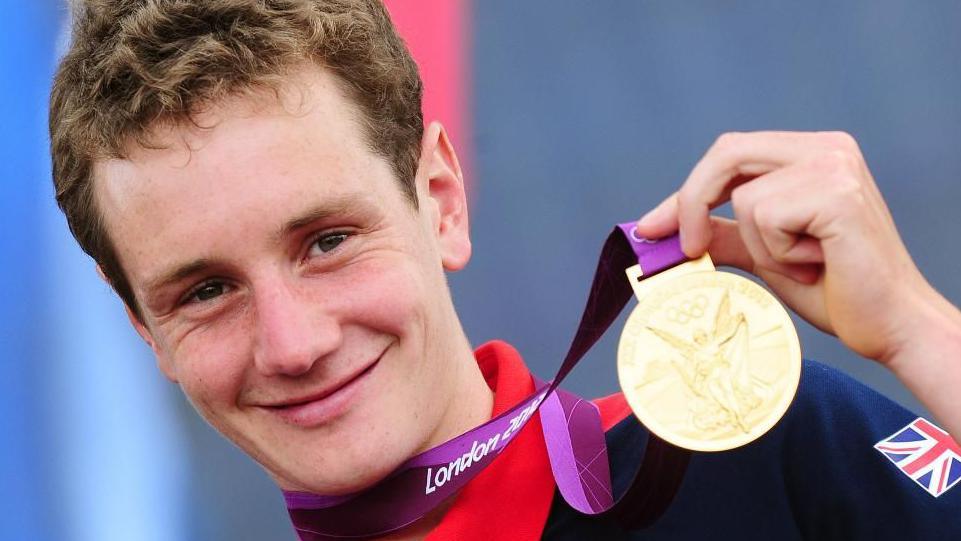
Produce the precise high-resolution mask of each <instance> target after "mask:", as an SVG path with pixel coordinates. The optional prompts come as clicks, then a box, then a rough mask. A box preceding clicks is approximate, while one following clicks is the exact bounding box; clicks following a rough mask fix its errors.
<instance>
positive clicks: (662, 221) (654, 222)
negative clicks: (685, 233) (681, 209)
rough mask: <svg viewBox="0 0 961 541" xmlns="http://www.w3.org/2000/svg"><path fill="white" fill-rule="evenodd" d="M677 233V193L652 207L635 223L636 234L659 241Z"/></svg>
mask: <svg viewBox="0 0 961 541" xmlns="http://www.w3.org/2000/svg"><path fill="white" fill-rule="evenodd" d="M675 231H677V192H674V193H673V194H671V195H670V196H669V197H668V198H667V199H665V200H664V201H661V203H660V204H659V205H658V206H656V207H654V209H653V210H651V211H650V212H648V213H647V214H645V215H644V216H643V217H641V219H640V221H638V222H637V234H638V235H640V236H642V237H644V238H648V239H659V238H661V237H666V236H667V235H670V234H671V233H674V232H675Z"/></svg>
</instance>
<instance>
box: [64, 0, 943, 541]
mask: <svg viewBox="0 0 961 541" xmlns="http://www.w3.org/2000/svg"><path fill="white" fill-rule="evenodd" d="M420 97H421V84H420V79H419V76H418V74H417V71H416V66H415V65H414V63H413V62H412V60H411V59H410V56H409V54H408V53H407V51H406V49H405V48H404V46H403V44H402V42H401V41H400V40H399V39H398V38H397V36H396V34H395V33H394V30H393V28H392V26H391V24H390V20H389V18H388V17H387V14H386V12H385V11H384V9H383V7H382V6H381V5H380V4H379V3H378V2H376V1H375V0H336V1H306V0H304V1H293V0H288V1H276V2H274V1H259V2H254V1H250V0H218V1H216V2H206V1H204V2H201V1H196V2H185V1H176V2H175V1H172V0H171V1H166V0H163V1H146V0H145V1H142V2H138V1H134V2H130V1H126V2H120V1H106V0H100V1H89V2H84V3H81V4H80V5H79V7H78V12H77V15H76V22H75V30H74V38H73V44H72V46H71V49H70V51H69V52H68V54H67V55H66V57H65V58H64V60H63V63H62V64H61V66H60V70H59V72H58V74H57V78H56V81H55V84H54V90H53V95H52V99H51V101H52V105H51V118H50V126H51V140H52V154H53V164H54V167H53V171H54V181H55V184H56V193H57V199H58V202H59V204H60V206H61V208H62V209H63V210H64V212H65V214H66V216H67V219H68V222H69V224H70V227H71V230H72V231H73V233H74V235H75V236H76V237H77V240H78V242H79V243H80V245H81V246H82V247H83V249H84V250H85V251H86V252H87V253H88V254H90V255H91V257H93V258H94V259H95V260H96V262H97V264H98V268H99V269H100V272H101V274H102V276H103V277H104V279H105V280H107V281H108V282H109V283H110V284H111V286H112V287H113V288H114V289H115V290H116V291H117V293H118V295H120V297H121V298H122V299H123V301H124V303H125V305H126V307H127V311H128V314H129V316H130V321H131V323H132V324H133V326H134V327H135V328H136V330H137V332H138V333H139V334H140V335H141V336H142V337H143V339H144V340H145V341H146V342H147V343H148V344H149V345H150V346H151V348H152V349H153V350H154V352H155V354H156V356H157V360H158V364H159V366H160V369H161V370H162V371H163V373H164V374H165V375H166V376H167V377H168V378H170V379H171V380H172V381H175V382H177V383H178V384H179V385H180V386H181V388H182V389H183V391H184V393H185V394H186V396H187V397H188V398H189V399H190V401H191V402H192V403H193V405H194V406H195V408H196V409H197V410H198V412H200V414H201V415H202V416H203V417H204V418H205V419H206V420H207V421H208V422H209V423H210V424H211V425H213V426H214V427H215V428H216V429H217V430H219V431H220V432H221V433H222V434H224V435H225V436H226V437H228V438H229V439H230V440H231V441H233V442H234V443H236V444H237V445H238V446H239V447H240V448H242V449H243V450H244V451H245V452H247V453H248V454H249V455H250V456H251V457H252V458H254V459H255V460H256V461H257V462H258V463H260V464H261V465H262V466H263V467H264V468H265V469H266V470H267V472H268V473H269V474H270V475H271V476H272V477H273V478H274V479H275V481H276V482H277V484H278V485H279V486H280V487H281V488H283V489H285V490H291V491H302V492H311V493H316V494H324V495H341V494H348V493H353V492H357V491H360V490H364V489H366V488H368V487H370V486H372V485H374V484H375V483H377V482H378V481H379V480H381V479H384V478H385V477H386V476H387V475H388V474H390V473H391V472H392V471H394V470H395V469H396V468H397V467H398V466H399V465H401V464H402V463H403V462H404V461H405V460H407V459H408V458H410V457H412V456H414V455H416V454H418V453H420V452H422V451H425V450H427V449H430V448H432V447H435V446H437V445H439V444H441V443H443V442H444V441H447V440H448V439H450V438H452V437H454V436H456V435H458V434H460V433H462V432H464V431H466V430H469V429H471V428H473V427H475V426H477V425H479V424H481V423H483V422H485V421H486V420H488V419H489V418H490V417H491V416H492V413H493V414H495V415H496V414H499V413H501V412H503V411H505V410H506V409H508V408H509V407H510V406H513V405H514V404H515V403H516V402H518V401H519V400H520V399H522V398H523V397H525V396H527V394H529V393H530V392H531V391H532V390H533V383H532V382H531V380H530V376H529V374H528V373H527V371H526V368H524V366H523V362H522V361H521V360H520V357H519V355H518V354H517V353H516V352H515V351H513V350H512V349H510V348H509V346H506V345H504V344H492V345H487V346H482V347H481V348H480V349H479V350H477V351H476V352H474V351H472V348H471V346H470V344H469V343H468V340H467V338H466V337H465V335H464V332H463V330H462V329H461V326H460V323H459V321H458V318H457V314H456V311H455V309H454V307H453V303H452V301H451V298H450V294H449V292H448V289H447V285H446V282H445V277H444V272H445V271H456V270H458V269H460V268H462V267H464V265H466V264H467V262H468V260H469V258H470V254H471V245H470V239H469V234H468V217H467V204H466V201H465V193H464V187H463V181H462V176H461V171H460V168H459V165H458V162H457V157H456V154H455V152H454V149H453V148H452V147H451V145H450V142H449V141H448V139H447V137H446V135H445V133H444V129H443V128H442V127H441V125H440V124H437V123H434V124H431V125H429V126H427V127H426V128H424V127H423V120H422V115H421V110H420ZM728 199H732V200H733V202H734V207H735V214H736V216H737V218H738V221H737V222H736V223H735V222H728V221H723V220H717V219H713V218H710V217H709V215H708V213H709V210H710V208H712V207H713V206H715V205H717V204H720V203H722V202H724V201H726V200H728ZM678 228H680V232H681V235H682V242H683V247H684V250H685V252H686V254H687V255H688V256H691V257H694V256H697V255H700V254H701V253H703V252H704V251H705V250H709V251H710V252H711V254H712V256H713V257H714V259H715V260H716V261H717V262H718V263H721V264H729V265H734V266H738V267H740V268H744V269H748V270H752V271H754V272H755V274H757V275H758V276H760V277H761V278H762V279H764V280H765V281H766V282H767V283H768V284H769V285H770V286H771V287H772V288H773V289H774V290H775V292H777V294H778V295H779V296H780V297H781V298H782V299H783V300H784V301H785V302H786V303H787V304H789V305H790V306H791V307H792V308H794V309H795V310H796V311H797V312H798V313H800V314H801V315H802V316H804V317H805V318H806V319H808V320H809V321H811V322H812V323H814V324H815V325H818V326H819V327H820V328H822V329H824V330H825V331H827V332H832V333H834V334H837V335H838V336H839V338H840V339H841V340H842V341H844V343H846V344H847V345H848V346H849V347H851V348H852V349H854V350H855V351H857V352H858V353H860V354H862V355H864V356H866V357H869V358H873V359H876V360H878V361H879V362H882V363H884V364H885V365H886V366H888V367H890V368H891V369H892V370H893V371H894V372H895V373H896V374H897V375H898V376H899V377H900V378H901V379H902V380H903V381H904V382H905V383H906V384H907V385H908V386H909V387H910V388H911V389H912V390H914V392H915V393H916V394H917V395H918V396H919V397H920V398H921V399H922V400H923V401H924V402H925V404H926V405H927V406H928V407H930V408H931V409H932V411H934V412H935V414H936V415H938V416H939V418H940V419H941V420H942V422H944V423H945V424H946V425H947V428H948V429H949V430H953V431H955V432H961V409H959V408H957V407H955V406H953V405H952V404H951V403H950V396H951V390H952V389H954V388H957V386H958V384H959V383H961V367H959V365H958V359H959V358H961V315H959V314H958V312H957V310H956V309H955V308H954V307H952V306H951V305H950V304H949V303H948V302H947V301H945V300H944V299H943V298H942V297H941V296H940V295H938V294H937V293H936V292H935V291H934V290H932V289H931V288H930V286H928V285H927V283H926V282H925V281H924V279H923V277H922V276H921V275H920V273H919V272H918V271H917V269H916V268H915V266H914V265H913V263H912V262H911V260H910V258H909V257H908V255H907V252H906V250H905V249H904V247H903V245H902V244H901V242H900V240H899V239H898V236H897V232H896V230H895V228H894V225H893V222H892V220H891V218H890V216H889V214H888V213H887V210H886V208H885V205H884V202H883V200H882V199H881V196H880V194H879V193H878V192H877V190H876V188H875V186H874V183H873V180H872V179H871V177H870V173H869V172H868V169H867V167H866V166H865V164H864V162H863V160H862V158H861V156H860V153H859V151H858V149H857V146H856V144H855V143H854V142H853V141H852V140H851V139H850V137H848V136H846V135H843V134H796V133H754V134H732V135H726V136H723V137H721V138H720V139H719V140H718V143H717V144H716V145H715V146H714V147H712V149H711V150H710V151H708V153H707V154H706V156H705V157H704V159H702V161H701V162H700V163H699V164H698V166H697V167H696V168H695V170H694V171H693V172H692V174H691V176H690V178H689V179H688V180H687V182H686V183H685V184H684V187H683V188H682V189H681V191H680V192H679V193H678V195H676V196H674V197H671V198H670V199H668V200H667V201H666V202H665V203H664V204H663V205H661V206H659V207H658V208H657V209H655V210H654V211H653V212H652V213H651V214H650V215H648V216H647V217H645V218H644V219H643V220H642V221H641V222H640V224H639V226H638V231H639V233H640V234H642V235H644V236H648V237H652V238H653V237H659V236H662V235H665V234H668V233H670V232H672V231H673V230H676V229H678ZM601 407H602V417H603V420H604V423H605V426H606V428H609V429H610V430H609V431H608V433H607V439H608V444H609V448H610V449H611V462H612V469H613V472H614V477H615V486H616V488H619V489H621V490H623V489H624V488H625V487H624V486H623V485H624V484H625V480H626V478H627V476H629V475H630V473H631V472H632V471H633V468H634V466H635V465H636V464H637V463H638V461H639V460H641V457H640V456H638V452H640V451H642V450H643V445H639V443H638V442H642V441H644V439H645V438H646V437H647V435H646V432H645V430H644V428H643V427H642V426H640V425H639V424H638V423H637V422H636V421H635V420H634V419H633V418H632V417H629V416H628V412H627V409H626V407H625V406H624V402H623V399H622V398H620V397H613V398H611V399H609V400H606V401H604V402H603V403H602V404H601ZM912 419H913V416H910V415H909V414H908V413H907V412H904V411H903V410H901V409H900V408H898V407H897V406H895V405H893V404H891V403H890V402H888V401H886V400H884V399H882V398H880V397H878V396H877V395H874V394H873V393H871V392H870V391H868V390H866V389H864V388H863V387H860V386H858V385H857V384H855V383H853V382H851V381H850V380H848V379H846V378H844V377H842V376H840V375H838V374H836V373H834V372H831V371H829V370H827V369H825V368H823V367H818V366H815V365H808V366H807V368H806V370H805V375H804V378H803V380H802V383H801V388H800V391H799V394H798V398H797V400H796V403H795V405H794V406H793V407H792V409H791V410H790V411H789V413H788V416H787V417H786V418H785V419H784V421H782V422H781V423H780V424H779V425H778V426H777V427H776V428H775V429H774V430H773V431H772V432H771V433H770V434H768V435H767V436H765V437H764V438H762V439H761V440H760V441H758V442H757V443H756V444H752V445H749V446H746V447H744V448H741V449H738V450H736V451H731V452H729V453H722V454H717V455H701V456H696V457H695V458H694V459H692V461H691V465H690V466H689V468H688V470H687V473H686V474H685V477H684V480H683V483H682V485H681V487H680V489H679V491H678V493H677V495H676V497H675V498H674V502H673V503H672V504H671V506H670V507H669V508H668V510H667V511H666V512H665V514H664V516H663V517H662V518H661V519H660V520H659V521H657V522H656V523H655V524H654V525H653V526H652V527H651V528H649V529H646V530H639V531H636V532H628V531H622V530H621V529H620V528H619V527H618V526H617V525H615V524H613V523H610V522H607V521H604V520H598V519H592V518H589V517H585V516H581V515H578V514H577V513H575V512H574V511H573V510H572V509H571V508H570V507H568V506H567V505H566V504H565V503H564V501H563V500H562V499H560V498H559V497H558V496H556V495H555V494H554V482H553V478H552V477H551V470H550V467H549V465H548V463H547V458H546V452H545V450H544V442H543V437H542V436H541V433H540V423H539V421H538V420H537V418H536V417H535V418H534V420H532V422H531V423H530V424H531V425H533V426H529V427H527V428H526V429H525V430H524V431H523V432H522V433H520V434H519V435H518V436H517V437H516V438H515V440H514V441H513V442H512V443H511V445H510V447H508V449H507V451H505V452H504V454H503V456H501V457H499V458H498V459H497V460H496V461H495V462H494V464H493V465H492V466H491V467H490V468H488V469H487V470H486V471H485V472H484V473H483V474H481V475H480V476H479V477H477V478H476V479H474V481H472V482H471V483H470V484H469V485H468V486H467V487H466V488H465V489H464V490H462V491H461V492H460V494H458V496H457V497H456V498H455V499H451V500H448V501H447V502H446V503H445V505H443V506H441V507H439V508H437V509H435V510H434V511H433V512H432V513H430V514H428V515H427V516H426V517H424V518H423V519H421V520H419V521H418V522H416V523H414V524H413V525H411V526H409V527H407V528H404V529H402V530H400V531H398V532H396V533H394V534H391V536H390V538H391V539H422V538H425V537H426V538H429V539H472V538H479V536H480V535H483V536H484V537H486V538H490V537H491V536H492V535H493V536H494V537H497V538H503V539H538V538H541V537H543V538H549V539H584V538H594V537H598V538H599V537H604V538H612V539H614V538H618V539H621V538H622V539H688V538H690V539H693V538H700V537H703V536H704V535H708V534H712V533H713V534H715V535H717V534H718V532H720V531H723V532H726V534H728V535H729V536H731V537H735V536H737V537H746V538H752V537H755V538H792V537H793V538H799V537H802V536H804V537H814V538H819V539H820V538H831V537H834V538H839V539H840V538H844V539H851V538H862V537H863V538H867V537H870V536H874V537H875V538H876V537H877V536H878V535H880V534H881V533H890V534H892V535H894V533H900V535H902V536H903V535H905V534H906V533H907V532H908V531H910V532H912V535H918V536H919V535H921V533H922V532H931V533H936V532H940V533H944V532H948V531H950V532H955V535H958V534H961V519H959V518H958V516H957V514H956V513H954V512H952V510H953V509H956V508H957V505H958V504H959V503H961V497H959V493H961V492H959V491H950V490H940V491H939V493H940V496H939V497H938V498H934V497H932V496H931V495H929V494H928V493H927V492H925V491H924V490H923V489H921V488H919V487H918V486H917V485H916V484H915V482H914V481H913V480H912V479H910V478H908V477H907V476H905V475H903V474H902V473H901V472H900V471H899V470H898V469H897V468H896V467H894V466H893V465H892V464H891V463H890V462H889V461H888V459H887V458H886V457H885V456H884V455H882V454H881V453H878V452H877V451H875V450H874V449H873V445H874V444H875V443H876V442H878V441H879V440H881V439H883V438H885V437H887V436H889V435H891V434H893V433H894V432H896V431H897V430H899V429H900V428H902V427H903V426H904V425H905V424H907V423H908V422H910V421H911V420H912ZM842 432H845V434H843V436H844V437H840V436H841V435H842V434H841V433H842ZM944 445H945V446H946V447H947V448H949V452H954V451H956V450H957V446H956V445H955V444H953V442H951V443H950V444H948V443H945V444H944ZM950 449H953V450H950ZM958 458H959V460H961V457H958ZM947 464H948V467H951V468H953V467H954V466H952V463H951V462H947ZM957 471H958V472H959V475H961V464H959V466H958V470H957ZM953 481H954V478H952V477H950V476H949V477H945V484H950V483H953ZM508 483H509V484H508ZM942 488H943V487H942ZM747 516H750V517H752V518H751V519H750V520H751V521H753V522H745V521H746V520H748V519H747V518H746V517H747ZM893 516H897V517H898V518H897V520H896V521H895V520H893V519H891V518H889V517H893ZM932 519H936V520H932ZM492 525H494V526H495V527H496V528H497V531H495V533H494V534H491V532H490V530H489V528H490V527H491V526H492ZM935 528H936V529H935ZM482 530H484V531H483V532H482ZM498 532H499V533H498Z"/></svg>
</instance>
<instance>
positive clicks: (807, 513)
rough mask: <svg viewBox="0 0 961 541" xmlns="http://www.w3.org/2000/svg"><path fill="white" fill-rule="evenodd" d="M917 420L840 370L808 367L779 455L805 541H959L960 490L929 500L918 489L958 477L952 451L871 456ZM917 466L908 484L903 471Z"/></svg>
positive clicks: (945, 448)
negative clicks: (936, 480) (940, 478)
mask: <svg viewBox="0 0 961 541" xmlns="http://www.w3.org/2000/svg"><path fill="white" fill-rule="evenodd" d="M917 418H918V417H917V416H916V415H914V414H912V413H911V412H910V411H908V410H906V409H905V408H902V407H901V406H899V405H898V404H896V403H894V402H893V401H891V400H889V399H887V398H885V397H884V396H882V395H881V394H879V393H877V392H875V391H874V390H872V389H870V388H868V387H866V386H865V385H863V384H861V383H858V382H857V381H855V380H854V379H852V378H850V377H848V376H846V375H844V374H842V373H840V372H838V371H837V370H834V369H831V368H828V367H826V366H824V365H822V364H819V363H816V362H812V361H805V364H804V370H803V372H802V380H801V385H800V387H799V391H798V396H797V398H796V401H795V403H794V405H793V406H792V407H791V409H790V411H789V413H788V415H787V417H786V418H785V421H786V425H787V426H786V433H785V440H784V447H783V453H784V461H783V468H784V476H785V484H786V486H787V491H788V497H789V499H790V507H791V511H792V513H793V514H794V518H795V520H796V522H797V525H798V527H799V529H800V530H801V533H802V535H803V537H804V538H805V539H838V540H841V539H843V540H860V539H864V540H867V539H961V488H959V487H953V488H948V489H946V490H944V491H942V492H941V493H940V495H938V496H934V495H932V494H931V493H930V492H929V491H928V490H926V489H925V488H924V487H923V486H922V483H930V482H931V477H925V476H924V473H925V472H931V475H932V476H938V475H943V476H945V477H944V478H945V482H944V485H943V486H948V485H950V480H951V479H954V478H956V477H957V476H958V475H961V462H959V461H958V460H956V459H961V457H959V456H957V455H956V454H954V451H952V450H951V449H950V445H942V446H941V448H943V451H944V453H947V454H941V453H940V452H938V451H937V450H934V451H931V452H927V453H925V452H924V451H923V450H922V451H921V452H914V454H913V455H911V456H910V457H908V455H893V456H892V457H889V456H888V455H886V454H884V453H882V452H881V451H879V450H878V449H876V448H875V445H876V444H878V443H879V442H881V441H882V440H885V439H888V438H889V437H891V436H894V435H895V434H897V433H899V432H900V431H901V430H902V429H904V428H905V427H907V426H908V425H910V424H911V423H913V422H914V421H915V420H916V419H917ZM909 436H910V437H914V436H911V435H910V434H909ZM902 439H903V438H902ZM934 445H935V443H934V442H933V441H922V442H920V443H919V444H918V447H919V448H921V447H925V446H926V447H931V448H932V449H933V447H934ZM926 447H925V448H926ZM909 448H910V447H909ZM924 455H927V456H924ZM906 458H907V459H906ZM898 459H900V462H898V463H895V460H898ZM915 460H917V461H918V462H917V463H916V464H914V465H913V466H911V467H909V468H907V469H909V470H912V471H913V472H914V476H913V477H912V476H909V475H907V474H905V473H904V471H902V468H901V467H906V466H907V464H909V463H910V462H914V461H915ZM928 461H930V463H931V465H927V464H928ZM922 465H924V467H921V466H922ZM899 466H901V467H899ZM952 469H953V470H952ZM952 471H953V473H952ZM916 479H917V480H916Z"/></svg>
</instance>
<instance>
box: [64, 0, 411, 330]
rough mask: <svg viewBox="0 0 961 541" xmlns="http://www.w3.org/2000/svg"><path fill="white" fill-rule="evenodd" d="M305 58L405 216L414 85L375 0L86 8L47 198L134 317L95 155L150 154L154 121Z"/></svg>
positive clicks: (273, 80)
mask: <svg viewBox="0 0 961 541" xmlns="http://www.w3.org/2000/svg"><path fill="white" fill-rule="evenodd" d="M305 62H313V63H315V64H316V65H320V66H323V67H325V68H327V69H329V70H331V71H332V72H333V73H334V74H335V75H336V76H337V77H338V80H339V81H340V82H341V83H342V85H343V88H344V90H345V92H346V93H347V95H348V97H349V98H350V99H352V100H353V101H354V102H355V103H356V104H357V105H358V106H359V110H360V112H361V116H362V118H361V120H362V122H363V125H364V131H365V136H366V138H367V142H368V144H369V145H370V146H371V149H372V150H373V151H374V152H376V153H378V154H380V155H381V156H383V157H385V158H386V159H387V160H389V162H390V163H391V165H392V167H393V169H394V172H395V174H396V176H397V178H398V180H399V182H400V184H401V189H402V191H403V192H404V194H405V195H406V196H407V198H408V200H409V201H410V202H411V204H412V205H414V206H415V208H416V204H417V203H416V202H417V198H416V194H415V189H414V174H415V172H416V169H417V161H418V156H419V149H420V140H421V137H422V135H423V130H424V127H423V113H422V112H421V98H422V93H423V84H422V82H421V79H420V75H419V74H418V72H417V66H416V64H415V63H414V61H413V59H412V58H411V56H410V53H409V51H408V50H407V48H406V46H405V45H404V43H403V41H402V40H401V39H400V37H399V36H398V35H397V33H396V31H395V30H394V27H393V25H392V23H391V20H390V17H389V15H388V13H387V10H386V9H385V8H384V6H383V5H382V4H381V3H380V1H379V0H85V1H80V2H77V3H75V5H74V10H73V36H72V41H71V45H70V48H69V50H68V51H67V53H66V55H65V56H64V58H63V60H62V61H61V63H60V66H59V68H58V70H57V73H56V76H55V78H54V82H53V89H52V92H51V97H50V119H49V122H50V146H51V157H52V161H53V181H54V186H55V190H56V197H57V203H58V204H59V205H60V208H61V209H62V210H63V212H64V214H65V215H66V217H67V223H68V224H69V226H70V230H71V231H72V232H73V235H74V237H75V238H76V239H77V242H78V243H79V244H80V246H81V248H83V250H84V251H85V252H86V253H87V254H89V255H90V256H91V257H92V258H93V259H94V260H95V261H96V262H97V264H98V265H99V266H100V268H101V269H102V271H103V273H104V275H105V276H106V278H107V280H108V281H109V282H110V284H111V285H112V286H113V288H114V290H116V292H117V294H118V295H119V296H120V297H121V299H123V301H124V303H126V305H127V306H128V307H129V308H130V309H131V310H132V311H133V312H134V314H135V315H136V316H137V317H138V318H141V319H142V314H141V312H140V309H139V306H138V304H137V302H136V298H135V295H134V293H133V290H132V288H131V286H130V283H129V281H128V280H127V277H126V275H125V274H124V271H123V268H122V266H121V264H120V260H119V257H118V255H117V253H116V251H115V249H114V247H113V245H112V244H111V241H110V237H109V235H108V234H107V231H106V230H105V227H104V223H103V219H102V217H101V216H100V214H99V212H98V209H97V206H96V198H95V197H94V188H93V182H94V179H93V165H94V163H95V162H97V161H98V160H104V159H111V158H123V157H124V150H125V148H129V146H128V145H130V144H131V143H136V144H139V145H143V146H149V145H150V141H149V135H150V132H151V129H153V128H156V127H157V126H158V125H167V124H174V125H177V124H181V123H189V122H192V118H193V115H195V114H196V113H198V112H200V109H201V108H202V107H203V106H204V105H207V104H210V103H214V102H217V101H218V100H221V99H223V98H225V97H228V96H231V95H234V94H238V93H243V92H247V91H250V90H259V89H267V90H274V91H277V90H278V89H279V87H280V85H281V84H282V82H283V81H284V79H285V77H286V76H287V75H289V74H290V72H291V71H292V70H295V69H296V68H297V67H298V66H303V65H304V63H305Z"/></svg>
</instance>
